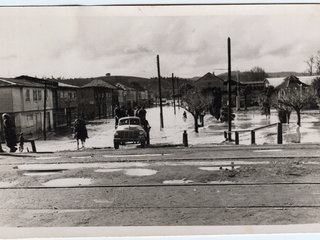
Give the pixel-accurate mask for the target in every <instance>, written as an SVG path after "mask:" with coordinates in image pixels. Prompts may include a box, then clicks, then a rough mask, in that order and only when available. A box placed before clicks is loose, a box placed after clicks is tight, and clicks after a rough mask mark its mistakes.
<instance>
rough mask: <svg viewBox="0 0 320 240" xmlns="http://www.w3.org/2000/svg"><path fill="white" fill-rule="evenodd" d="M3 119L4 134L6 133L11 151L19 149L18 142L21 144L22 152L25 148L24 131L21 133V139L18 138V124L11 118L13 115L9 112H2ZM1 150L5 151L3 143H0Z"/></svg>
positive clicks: (20, 149) (5, 137)
mask: <svg viewBox="0 0 320 240" xmlns="http://www.w3.org/2000/svg"><path fill="white" fill-rule="evenodd" d="M2 121H3V135H4V139H5V142H6V145H7V147H8V148H9V151H10V152H16V151H17V150H18V148H17V144H19V151H20V152H22V151H23V149H24V147H23V145H24V137H23V133H20V135H19V139H18V138H17V135H16V126H15V124H14V122H13V121H12V120H11V117H10V115H9V114H7V113H4V114H2ZM0 152H4V150H3V149H2V146H1V144H0Z"/></svg>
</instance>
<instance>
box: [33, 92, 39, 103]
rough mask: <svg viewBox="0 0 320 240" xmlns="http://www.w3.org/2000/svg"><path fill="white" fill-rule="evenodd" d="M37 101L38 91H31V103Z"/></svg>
mask: <svg viewBox="0 0 320 240" xmlns="http://www.w3.org/2000/svg"><path fill="white" fill-rule="evenodd" d="M37 100H38V91H37V90H33V101H37Z"/></svg>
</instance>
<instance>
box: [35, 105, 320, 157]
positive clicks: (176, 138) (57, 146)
mask: <svg viewBox="0 0 320 240" xmlns="http://www.w3.org/2000/svg"><path fill="white" fill-rule="evenodd" d="M146 110H147V119H148V121H149V123H150V125H151V132H150V136H151V140H150V142H151V144H152V145H154V144H182V134H183V131H184V130H186V131H187V133H188V142H189V144H190V145H198V144H221V143H222V142H223V141H225V139H224V131H226V130H228V125H227V123H221V122H220V121H218V120H216V119H215V118H214V117H212V116H211V115H210V114H207V115H206V116H205V124H204V127H201V128H199V133H195V132H194V120H193V117H192V115H191V114H190V113H187V119H183V117H182V114H183V112H184V109H183V108H178V107H176V114H174V109H173V107H171V106H165V107H163V116H164V128H163V129H160V110H159V108H149V109H146ZM235 115H236V116H235V120H234V122H233V123H232V130H251V129H254V128H257V127H261V126H265V125H269V124H274V123H277V122H278V117H277V112H276V111H275V110H274V111H272V112H271V116H270V117H268V118H267V117H266V116H262V115H260V114H259V112H258V111H248V112H244V111H240V112H236V113H235ZM296 119H297V117H296V114H295V113H294V112H292V114H291V118H290V124H283V127H282V129H283V143H284V144H287V143H318V142H320V120H319V119H320V115H319V111H318V110H312V111H305V112H303V113H302V115H301V122H302V126H301V127H298V126H297V125H296ZM87 128H88V133H89V139H87V142H86V147H87V148H106V147H111V148H112V147H113V134H114V119H101V120H95V121H94V124H88V125H87ZM233 138H234V135H233ZM239 138H240V144H245V145H249V144H251V135H250V131H248V132H241V133H240V134H239ZM276 143H277V126H273V127H269V128H265V129H260V130H257V131H256V144H258V145H262V144H276ZM36 146H37V150H38V151H40V152H41V151H64V150H76V141H75V139H73V138H72V136H71V135H70V136H68V137H63V138H61V139H59V140H47V141H43V140H37V141H36Z"/></svg>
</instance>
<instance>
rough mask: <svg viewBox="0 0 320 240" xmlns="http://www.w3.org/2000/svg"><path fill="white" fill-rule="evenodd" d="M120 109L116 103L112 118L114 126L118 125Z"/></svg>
mask: <svg viewBox="0 0 320 240" xmlns="http://www.w3.org/2000/svg"><path fill="white" fill-rule="evenodd" d="M120 115H121V113H120V109H119V108H118V106H117V105H116V107H115V109H114V120H115V126H118V122H119V118H120Z"/></svg>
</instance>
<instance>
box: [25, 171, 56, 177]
mask: <svg viewBox="0 0 320 240" xmlns="http://www.w3.org/2000/svg"><path fill="white" fill-rule="evenodd" d="M59 173H61V172H59V171H56V172H26V173H24V174H23V175H25V176H46V175H54V174H59Z"/></svg>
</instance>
